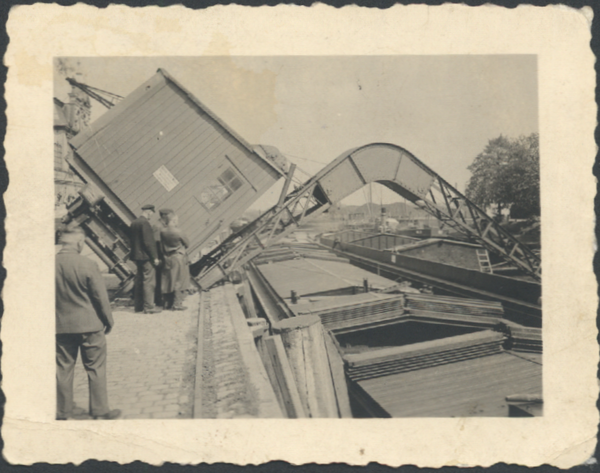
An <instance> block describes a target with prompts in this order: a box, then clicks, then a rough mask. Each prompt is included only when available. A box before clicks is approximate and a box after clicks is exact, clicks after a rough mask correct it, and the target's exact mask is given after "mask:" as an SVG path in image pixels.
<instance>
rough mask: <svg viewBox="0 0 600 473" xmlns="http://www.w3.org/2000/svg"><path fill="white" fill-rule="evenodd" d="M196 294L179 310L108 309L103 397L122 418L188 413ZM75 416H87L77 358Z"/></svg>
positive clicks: (85, 385)
mask: <svg viewBox="0 0 600 473" xmlns="http://www.w3.org/2000/svg"><path fill="white" fill-rule="evenodd" d="M198 301H199V294H194V295H191V296H188V297H187V298H186V300H185V302H184V305H185V306H187V310H185V311H163V312H161V313H159V314H143V313H135V312H134V311H133V308H121V307H119V308H116V309H113V317H114V319H115V326H114V328H113V330H112V332H111V333H110V334H109V335H108V336H107V337H106V338H107V342H108V360H107V373H108V398H109V403H110V407H111V409H121V410H122V411H123V417H122V418H124V419H186V418H191V417H192V403H193V400H194V377H195V363H196V351H197V334H198ZM75 405H76V409H75V417H76V418H82V419H83V418H89V414H88V383H87V376H86V374H85V370H84V369H83V365H82V364H81V357H80V358H79V359H78V360H77V366H76V369H75Z"/></svg>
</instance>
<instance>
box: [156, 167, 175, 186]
mask: <svg viewBox="0 0 600 473" xmlns="http://www.w3.org/2000/svg"><path fill="white" fill-rule="evenodd" d="M153 176H154V177H155V178H156V180H157V181H158V182H160V183H161V184H162V186H163V187H164V188H165V189H166V190H167V192H171V191H172V190H173V189H174V188H175V186H177V184H179V181H178V180H177V179H175V176H173V174H171V173H170V172H169V170H168V169H167V168H166V167H165V166H164V165H163V166H161V167H159V168H158V169H157V170H156V171H154V174H153Z"/></svg>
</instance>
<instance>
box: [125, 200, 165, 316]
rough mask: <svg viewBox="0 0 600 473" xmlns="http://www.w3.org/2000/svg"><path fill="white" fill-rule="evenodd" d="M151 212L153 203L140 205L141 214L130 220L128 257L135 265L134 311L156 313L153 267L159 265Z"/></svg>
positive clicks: (157, 310) (152, 212)
mask: <svg viewBox="0 0 600 473" xmlns="http://www.w3.org/2000/svg"><path fill="white" fill-rule="evenodd" d="M153 214H154V205H150V204H148V205H144V206H143V207H142V215H141V216H140V217H139V218H137V219H135V220H134V221H133V222H131V256H130V259H131V260H132V261H134V262H135V264H136V266H137V272H136V274H135V285H134V288H133V297H134V301H135V311H136V312H142V311H143V312H144V313H145V314H157V313H159V312H161V310H160V309H158V308H157V307H156V306H155V305H154V288H155V286H156V273H155V271H154V268H156V267H158V266H159V264H160V260H159V259H158V253H157V251H156V241H155V240H154V232H153V230H152V226H151V225H150V218H151V217H152V215H153Z"/></svg>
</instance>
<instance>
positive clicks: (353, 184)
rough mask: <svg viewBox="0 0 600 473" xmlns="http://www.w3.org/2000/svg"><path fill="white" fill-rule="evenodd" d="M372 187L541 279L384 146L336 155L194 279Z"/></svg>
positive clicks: (212, 279) (473, 210) (461, 201)
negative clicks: (381, 188)
mask: <svg viewBox="0 0 600 473" xmlns="http://www.w3.org/2000/svg"><path fill="white" fill-rule="evenodd" d="M371 182H378V183H379V184H382V185H384V186H386V187H388V188H389V189H391V190H392V191H394V192H395V193H397V194H398V195H400V196H402V197H404V198H405V199H407V200H409V201H410V202H412V203H414V204H415V205H417V206H418V207H419V208H421V209H423V210H425V211H427V212H428V213H429V214H431V215H433V216H434V217H436V218H437V219H438V220H440V221H441V222H442V223H443V224H444V225H447V226H449V227H451V228H453V229H454V230H456V231H458V232H460V233H462V234H463V235H465V236H467V237H468V238H469V239H470V240H471V241H475V242H478V243H479V244H481V245H482V246H483V247H485V248H486V249H488V250H489V251H493V252H494V253H496V254H498V255H500V256H502V257H503V258H505V259H507V260H509V261H512V262H513V263H514V264H515V265H516V266H517V267H518V268H519V269H521V270H522V271H524V272H525V273H527V274H529V275H530V276H532V277H533V278H535V279H536V280H540V279H541V262H540V259H539V257H538V256H537V255H535V254H534V253H532V252H531V250H529V248H527V247H526V246H525V245H523V244H522V243H521V242H519V241H518V240H517V239H516V238H515V237H513V236H512V235H511V234H509V233H508V232H507V231H506V230H504V229H503V228H502V227H501V226H500V225H499V224H498V223H497V222H496V221H495V220H494V219H493V218H491V217H490V216H489V215H487V214H486V213H485V212H484V211H483V210H482V209H480V208H479V207H477V206H476V205H475V204H474V203H473V202H471V201H469V200H468V199H467V198H466V197H465V196H464V195H462V194H461V193H460V192H458V190H456V189H455V188H454V187H452V186H451V185H450V184H448V183H447V182H446V181H445V180H444V179H442V178H441V177H440V176H439V175H438V174H437V173H435V172H434V171H433V170H432V169H430V168H429V167H427V166H426V165H425V164H423V163H422V162H421V161H419V160H418V159H417V158H415V157H414V156H413V155H412V154H411V153H409V152H408V151H406V150H405V149H403V148H401V147H399V146H396V145H392V144H386V143H374V144H369V145H366V146H361V147H359V148H355V149H352V150H350V151H347V152H345V153H344V154H342V155H341V156H339V157H338V158H337V159H335V160H334V161H332V162H331V163H330V164H329V165H327V166H326V167H325V168H323V169H322V170H321V171H320V172H319V173H317V174H316V175H315V176H313V177H312V178H310V179H309V180H308V181H307V182H306V183H305V184H304V185H302V186H301V187H299V188H297V189H295V190H294V191H293V192H291V193H290V194H289V195H288V196H287V197H286V198H285V199H284V200H283V203H281V204H278V205H276V206H274V207H273V208H271V209H270V210H268V211H267V212H265V213H264V214H263V215H261V216H260V217H258V218H257V219H256V220H255V221H254V222H252V223H251V224H249V225H248V226H246V227H245V228H244V229H242V230H241V231H240V232H238V233H236V234H234V235H231V236H230V237H229V238H228V239H226V240H225V241H224V242H223V243H222V244H221V245H220V246H218V247H217V248H215V249H214V250H213V251H212V252H210V253H209V254H207V255H206V256H204V257H203V258H201V259H200V260H199V261H198V262H196V263H194V264H193V265H192V267H191V270H192V275H193V276H194V278H195V280H196V282H197V283H198V284H199V285H200V287H202V288H205V289H206V288H209V287H211V286H212V285H214V284H215V283H217V282H219V281H220V280H222V279H224V278H229V276H230V274H231V273H232V272H233V271H234V270H235V269H236V268H239V267H240V266H241V265H243V264H244V263H246V262H247V261H249V260H250V259H252V258H253V257H254V256H256V255H257V254H259V253H260V252H261V251H262V250H263V249H264V248H267V247H268V246H270V245H272V244H273V243H274V242H276V241H277V240H279V239H280V238H282V237H283V236H285V235H287V234H289V233H290V232H292V231H293V230H295V229H296V227H297V226H298V225H299V223H300V221H304V220H306V219H307V218H309V217H314V216H316V215H319V214H320V213H322V212H324V211H325V210H327V209H328V208H329V207H330V206H331V205H333V204H335V203H337V202H340V201H341V200H343V199H344V198H345V197H347V196H349V195H350V194H352V193H353V192H356V191H357V190H359V189H360V188H362V187H363V186H365V185H367V184H369V183H371Z"/></svg>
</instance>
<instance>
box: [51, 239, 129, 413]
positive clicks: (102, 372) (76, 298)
mask: <svg viewBox="0 0 600 473" xmlns="http://www.w3.org/2000/svg"><path fill="white" fill-rule="evenodd" d="M59 243H60V244H61V245H62V248H61V250H60V251H59V253H58V254H57V255H56V276H55V277H56V282H55V284H56V389H57V396H56V401H57V413H56V419H57V420H67V419H70V418H73V407H74V405H73V373H74V371H75V363H76V362H77V355H78V354H79V352H80V351H81V359H82V361H83V366H84V368H85V371H86V373H87V376H88V384H89V410H90V415H91V416H92V417H93V418H94V419H117V418H118V417H120V415H121V411H120V410H119V409H113V410H110V409H109V407H108V390H107V384H106V338H105V335H106V334H108V333H109V332H110V331H111V329H112V327H113V325H114V322H113V317H112V312H111V310H110V303H109V301H108V294H107V293H106V286H105V285H104V281H103V279H102V275H101V274H100V270H99V269H98V265H97V264H96V263H94V262H93V261H92V260H90V259H88V258H86V257H85V256H81V254H80V253H81V250H82V249H83V247H84V245H85V234H84V233H83V230H81V228H67V229H65V231H64V232H63V233H62V234H61V236H60V240H59Z"/></svg>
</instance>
